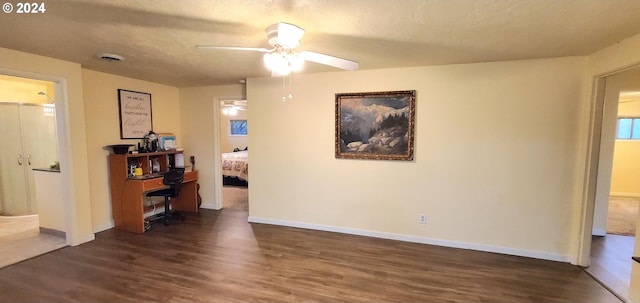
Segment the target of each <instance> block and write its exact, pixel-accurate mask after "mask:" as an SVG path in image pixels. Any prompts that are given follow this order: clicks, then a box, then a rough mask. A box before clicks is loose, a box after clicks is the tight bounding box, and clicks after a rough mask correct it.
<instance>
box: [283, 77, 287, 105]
mask: <svg viewBox="0 0 640 303" xmlns="http://www.w3.org/2000/svg"><path fill="white" fill-rule="evenodd" d="M285 77H286V76H285V75H282V102H285V101H287V97H285V96H284V91H285V90H286V86H285V80H284V78H285Z"/></svg>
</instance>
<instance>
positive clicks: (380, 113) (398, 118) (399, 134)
mask: <svg viewBox="0 0 640 303" xmlns="http://www.w3.org/2000/svg"><path fill="white" fill-rule="evenodd" d="M415 107H416V91H415V90H407V91H388V92H371V93H339V94H336V141H335V151H336V158H348V159H374V160H407V161H409V160H413V133H414V121H415Z"/></svg>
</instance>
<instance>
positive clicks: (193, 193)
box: [109, 153, 198, 233]
mask: <svg viewBox="0 0 640 303" xmlns="http://www.w3.org/2000/svg"><path fill="white" fill-rule="evenodd" d="M158 154H159V155H160V156H161V157H162V156H163V155H164V156H165V158H164V159H165V161H167V158H166V155H167V154H170V153H151V154H142V155H117V154H112V155H110V156H109V166H110V173H111V175H110V181H111V212H112V214H113V221H114V223H115V227H116V228H117V229H123V230H128V231H132V232H136V233H143V232H144V213H145V207H144V202H145V199H146V194H147V193H148V192H151V191H155V190H159V189H163V188H167V186H165V185H164V184H162V177H157V178H153V179H144V180H139V179H130V178H129V177H128V169H127V165H128V164H127V163H128V161H129V158H134V159H135V160H138V159H139V158H141V157H142V158H143V160H144V161H148V159H147V157H149V156H152V157H153V156H156V155H158ZM161 166H162V170H163V171H166V170H167V169H168V166H167V165H161ZM197 181H198V171H187V172H185V173H184V181H183V186H182V190H181V191H180V195H179V196H178V197H176V198H173V199H171V207H172V209H173V210H176V211H188V212H198V188H197ZM161 207H163V208H164V204H162V206H161Z"/></svg>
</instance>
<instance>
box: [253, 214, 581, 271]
mask: <svg viewBox="0 0 640 303" xmlns="http://www.w3.org/2000/svg"><path fill="white" fill-rule="evenodd" d="M248 221H249V222H250V223H262V224H270V225H280V226H288V227H296V228H305V229H313V230H321V231H328V232H337V233H343V234H350V235H358V236H366V237H372V238H381V239H389V240H398V241H405V242H413V243H420V244H429V245H437V246H444V247H452V248H462V249H470V250H477V251H484V252H492V253H499V254H505V255H513V256H521V257H529V258H536V259H543V260H550V261H558V262H565V263H571V258H570V257H569V256H566V255H559V254H551V253H545V252H540V251H531V250H524V249H514V248H509V247H501V246H492V245H484V244H478V243H465V242H457V241H448V240H441V239H431V238H424V237H417V236H409V235H402V234H394V233H386V232H378V231H370V230H363V229H356V228H346V227H338V226H329V225H320V224H311V223H304V222H295V221H287V220H276V219H269V218H260V217H253V216H249V218H248Z"/></svg>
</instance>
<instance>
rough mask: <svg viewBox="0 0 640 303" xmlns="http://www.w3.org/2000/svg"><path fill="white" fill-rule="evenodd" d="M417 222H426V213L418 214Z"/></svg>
mask: <svg viewBox="0 0 640 303" xmlns="http://www.w3.org/2000/svg"><path fill="white" fill-rule="evenodd" d="M418 223H420V224H426V223H427V215H425V214H420V215H418Z"/></svg>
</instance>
